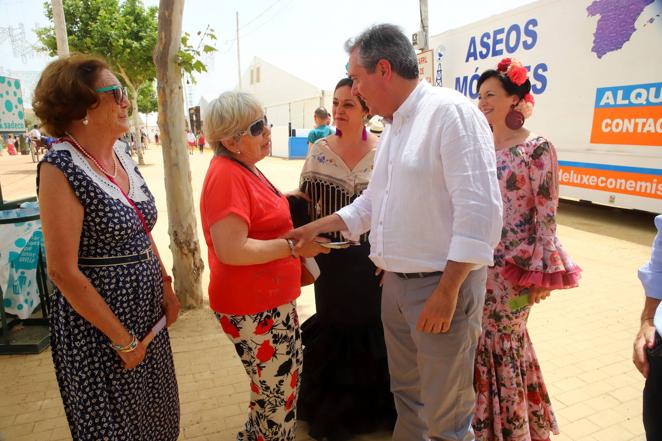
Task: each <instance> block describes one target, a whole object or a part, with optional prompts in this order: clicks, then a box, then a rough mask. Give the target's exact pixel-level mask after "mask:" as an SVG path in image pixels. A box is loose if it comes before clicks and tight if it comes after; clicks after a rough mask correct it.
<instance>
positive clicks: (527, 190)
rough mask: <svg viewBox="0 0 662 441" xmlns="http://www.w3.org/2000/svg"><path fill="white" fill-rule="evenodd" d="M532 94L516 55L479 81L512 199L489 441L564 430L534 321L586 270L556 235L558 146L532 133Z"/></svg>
mask: <svg viewBox="0 0 662 441" xmlns="http://www.w3.org/2000/svg"><path fill="white" fill-rule="evenodd" d="M530 90H531V83H530V81H529V79H528V74H527V70H526V68H524V67H523V66H522V65H521V64H520V63H519V62H517V61H513V60H510V59H509V58H506V59H504V60H502V61H501V62H500V63H499V66H498V68H497V69H496V70H488V71H486V72H484V73H483V74H482V75H481V77H480V79H479V81H478V91H479V108H480V110H481V111H482V112H483V114H484V115H485V116H486V118H487V120H488V121H489V123H490V125H491V126H492V129H493V134H494V144H495V148H496V157H497V176H498V178H499V185H500V187H501V195H502V198H503V230H502V236H501V242H500V243H499V245H497V247H496V249H495V250H494V266H493V267H491V268H489V271H488V277H487V292H486V295H485V307H484V309H483V333H482V335H481V337H480V339H479V341H478V349H477V352H476V365H475V376H474V384H475V388H476V411H475V416H474V420H473V427H474V430H475V433H476V439H477V440H484V441H488V440H489V441H511V440H512V441H525V440H526V441H529V440H531V441H544V440H549V436H550V433H554V434H558V433H559V429H558V425H557V423H556V418H555V417H554V412H553V410H552V406H551V402H550V399H549V394H548V392H547V388H546V387H545V383H544V381H543V377H542V373H541V370H540V366H539V364H538V360H537V358H536V354H535V351H534V350H533V345H532V344H531V340H530V338H529V334H528V331H527V328H526V323H527V319H528V317H529V311H530V309H531V306H532V305H533V304H534V303H538V302H539V301H540V300H543V299H544V298H546V297H547V296H548V295H549V293H550V291H552V290H555V289H565V288H572V287H575V286H577V282H578V280H579V276H580V272H581V269H580V268H579V267H578V266H577V265H575V264H574V263H573V262H572V260H571V259H570V257H569V256H568V255H567V254H566V253H565V252H564V251H563V248H562V247H561V243H560V242H559V240H558V238H557V237H556V221H555V217H556V208H557V205H558V180H557V175H558V170H557V168H558V164H557V161H556V153H555V150H554V146H553V145H552V144H551V142H549V141H548V140H547V139H545V138H544V137H542V136H538V135H535V134H533V133H531V132H530V131H528V130H527V129H525V128H524V126H523V124H524V120H525V118H527V117H528V116H530V114H531V112H532V109H533V96H532V95H531V93H530ZM517 303H519V304H517Z"/></svg>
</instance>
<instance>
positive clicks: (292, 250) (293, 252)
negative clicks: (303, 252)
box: [285, 239, 299, 259]
mask: <svg viewBox="0 0 662 441" xmlns="http://www.w3.org/2000/svg"><path fill="white" fill-rule="evenodd" d="M285 240H286V241H287V245H288V246H289V247H290V254H291V255H292V257H294V258H295V259H296V258H297V257H299V255H298V254H297V252H296V250H295V249H294V246H295V245H296V242H294V239H285Z"/></svg>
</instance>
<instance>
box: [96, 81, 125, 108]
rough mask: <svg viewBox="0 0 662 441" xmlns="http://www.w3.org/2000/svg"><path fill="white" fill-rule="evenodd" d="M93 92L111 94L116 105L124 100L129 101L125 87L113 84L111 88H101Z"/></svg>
mask: <svg viewBox="0 0 662 441" xmlns="http://www.w3.org/2000/svg"><path fill="white" fill-rule="evenodd" d="M95 92H99V93H101V92H112V93H113V98H115V102H116V103H117V104H122V103H123V102H124V98H126V99H129V93H128V92H127V91H126V87H124V86H120V85H118V84H113V85H112V86H106V87H101V88H99V89H96V90H95Z"/></svg>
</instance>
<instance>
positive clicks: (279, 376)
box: [216, 302, 303, 441]
mask: <svg viewBox="0 0 662 441" xmlns="http://www.w3.org/2000/svg"><path fill="white" fill-rule="evenodd" d="M216 317H217V319H218V320H219V322H220V325H221V327H222V328H223V331H224V332H225V334H226V335H227V336H228V338H229V339H230V340H231V341H232V343H233V344H234V347H235V351H236V352H237V355H239V358H240V359H241V362H242V364H243V365H244V368H245V369H246V373H247V374H248V377H249V379H250V389H251V400H250V404H249V406H248V420H247V421H246V424H245V426H244V429H243V430H242V431H240V432H239V433H238V434H237V440H238V441H266V440H269V441H293V440H294V437H295V432H296V420H297V419H296V404H297V397H298V392H299V382H300V375H301V365H302V362H303V356H302V352H301V333H300V330H299V317H298V315H297V312H296V303H295V302H290V303H286V304H284V305H281V306H278V307H276V308H273V309H270V310H267V311H263V312H260V313H257V314H252V315H230V314H219V313H216Z"/></svg>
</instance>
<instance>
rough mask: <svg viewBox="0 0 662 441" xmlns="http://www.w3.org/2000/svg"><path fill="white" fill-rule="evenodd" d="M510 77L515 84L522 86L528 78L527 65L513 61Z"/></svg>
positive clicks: (509, 69)
mask: <svg viewBox="0 0 662 441" xmlns="http://www.w3.org/2000/svg"><path fill="white" fill-rule="evenodd" d="M507 75H508V78H509V79H510V81H512V82H513V83H514V84H515V85H517V86H521V85H522V84H524V82H525V81H526V80H527V79H528V76H529V72H527V70H526V67H524V66H522V65H521V64H519V63H517V64H515V63H512V64H511V65H510V67H509V68H508V74H507Z"/></svg>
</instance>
